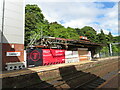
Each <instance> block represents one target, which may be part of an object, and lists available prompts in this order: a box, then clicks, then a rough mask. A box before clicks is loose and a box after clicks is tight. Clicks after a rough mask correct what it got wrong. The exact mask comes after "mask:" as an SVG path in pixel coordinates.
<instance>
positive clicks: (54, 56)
mask: <svg viewBox="0 0 120 90" xmlns="http://www.w3.org/2000/svg"><path fill="white" fill-rule="evenodd" d="M42 50H43V64H44V65H45V64H46V65H48V64H57V63H64V62H65V50H60V49H42Z"/></svg>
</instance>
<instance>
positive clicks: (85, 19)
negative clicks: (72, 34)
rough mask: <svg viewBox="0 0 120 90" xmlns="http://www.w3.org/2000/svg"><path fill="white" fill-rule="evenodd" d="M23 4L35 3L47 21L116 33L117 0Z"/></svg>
mask: <svg viewBox="0 0 120 90" xmlns="http://www.w3.org/2000/svg"><path fill="white" fill-rule="evenodd" d="M25 4H37V5H38V6H39V7H40V9H41V10H42V13H43V14H44V16H45V19H47V20H48V21H49V22H55V21H56V22H58V23H59V24H62V25H63V26H65V27H72V28H83V27H84V26H91V27H93V28H94V29H95V30H96V31H97V33H100V30H101V29H102V30H103V31H104V33H105V34H108V33H109V32H111V33H112V35H114V36H117V35H118V0H49V2H48V0H26V2H25Z"/></svg>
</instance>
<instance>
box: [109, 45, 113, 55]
mask: <svg viewBox="0 0 120 90" xmlns="http://www.w3.org/2000/svg"><path fill="white" fill-rule="evenodd" d="M109 46H110V56H112V44H111V43H110V44H109Z"/></svg>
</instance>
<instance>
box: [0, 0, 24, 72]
mask: <svg viewBox="0 0 120 90" xmlns="http://www.w3.org/2000/svg"><path fill="white" fill-rule="evenodd" d="M24 9H25V6H24V0H0V50H1V51H0V60H1V67H2V70H5V68H6V65H10V66H11V62H17V63H15V64H18V63H19V62H24V20H25V19H24V18H25V16H24V15H25V10H24ZM15 64H14V65H15ZM19 65H20V64H19ZM9 68H13V67H9ZM15 68H21V66H18V67H17V66H16V67H15Z"/></svg>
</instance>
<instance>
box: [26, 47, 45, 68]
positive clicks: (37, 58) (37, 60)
mask: <svg viewBox="0 0 120 90" xmlns="http://www.w3.org/2000/svg"><path fill="white" fill-rule="evenodd" d="M27 53H28V54H27V65H28V67H30V66H40V65H42V64H43V62H42V61H43V60H42V50H41V49H28V50H27Z"/></svg>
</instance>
